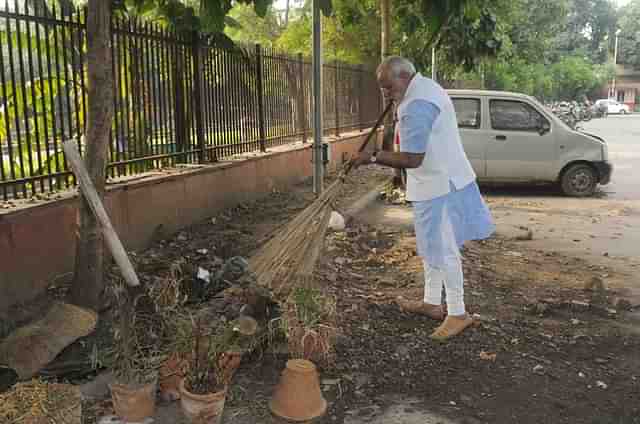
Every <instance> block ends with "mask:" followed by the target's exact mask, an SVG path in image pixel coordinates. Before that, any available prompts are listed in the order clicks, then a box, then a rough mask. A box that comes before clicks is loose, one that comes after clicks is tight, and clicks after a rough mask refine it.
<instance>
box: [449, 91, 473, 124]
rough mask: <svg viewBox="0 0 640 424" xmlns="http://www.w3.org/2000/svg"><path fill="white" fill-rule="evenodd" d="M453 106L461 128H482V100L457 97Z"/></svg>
mask: <svg viewBox="0 0 640 424" xmlns="http://www.w3.org/2000/svg"><path fill="white" fill-rule="evenodd" d="M451 100H452V101H453V108H454V109H455V111H456V117H457V118H458V127H459V128H474V129H478V128H480V100H479V99H463V98H455V99H451Z"/></svg>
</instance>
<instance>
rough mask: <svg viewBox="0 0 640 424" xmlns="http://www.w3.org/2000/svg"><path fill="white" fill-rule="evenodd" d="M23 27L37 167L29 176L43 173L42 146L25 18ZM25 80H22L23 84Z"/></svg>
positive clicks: (33, 186) (42, 184)
mask: <svg viewBox="0 0 640 424" xmlns="http://www.w3.org/2000/svg"><path fill="white" fill-rule="evenodd" d="M27 12H28V11H27V10H26V5H25V14H27ZM25 27H26V29H27V31H26V34H27V66H28V73H29V80H30V82H31V83H30V85H31V102H30V104H31V108H32V113H33V115H34V119H33V129H34V136H35V146H36V161H37V168H34V170H33V173H32V175H31V176H35V174H36V173H38V172H39V173H41V174H42V173H43V171H44V170H43V169H42V168H43V163H42V148H41V146H40V125H39V123H38V115H37V113H36V110H37V100H36V81H35V79H36V76H35V72H34V69H35V67H34V66H33V44H32V41H31V24H30V22H29V20H25ZM24 83H25V82H23V84H24ZM25 119H27V120H28V119H29V116H28V115H25ZM36 183H37V182H36V181H34V182H33V184H32V190H33V193H35V192H36ZM40 191H41V192H44V179H40Z"/></svg>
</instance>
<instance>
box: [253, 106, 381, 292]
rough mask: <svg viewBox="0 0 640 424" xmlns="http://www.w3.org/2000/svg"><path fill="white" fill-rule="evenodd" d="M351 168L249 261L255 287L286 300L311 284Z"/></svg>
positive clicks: (379, 119) (349, 166)
mask: <svg viewBox="0 0 640 424" xmlns="http://www.w3.org/2000/svg"><path fill="white" fill-rule="evenodd" d="M391 106H392V103H391V102H389V104H388V105H387V107H386V108H385V110H384V111H383V112H382V114H381V115H380V117H379V118H378V120H377V121H376V123H375V125H374V126H373V128H372V129H371V131H370V132H369V134H368V135H367V138H366V139H365V140H364V142H363V143H362V145H361V146H360V149H359V150H358V153H359V152H362V151H363V150H364V149H365V147H366V146H367V144H368V143H369V141H370V140H371V139H372V138H373V135H374V134H375V133H376V131H377V130H378V128H379V127H380V125H381V124H382V121H383V119H384V117H385V116H386V115H387V113H388V112H389V110H391ZM351 168H352V162H348V163H347V165H346V166H345V167H344V169H343V170H342V171H341V172H340V175H339V178H337V179H336V181H334V182H333V183H331V185H329V186H328V187H327V188H326V190H324V191H323V192H322V193H321V194H320V196H318V198H317V199H316V200H314V201H313V203H311V205H309V206H308V207H307V208H305V209H304V210H303V211H302V212H300V213H299V214H298V215H297V216H296V217H295V218H294V219H293V220H292V221H291V222H289V223H288V224H286V225H284V226H283V227H282V228H281V229H279V230H278V231H277V234H276V235H275V236H274V237H273V238H272V239H270V240H269V241H268V242H267V243H265V244H264V245H263V246H262V247H261V248H260V249H259V250H258V251H257V252H256V253H255V254H254V255H253V256H252V257H251V259H249V265H250V269H251V270H252V271H253V273H254V274H255V276H256V280H257V283H258V285H260V286H262V287H266V288H268V289H269V290H270V291H271V293H272V295H273V296H274V298H276V299H284V298H286V297H287V296H288V294H289V291H290V289H291V288H292V287H293V285H294V284H295V285H298V284H301V285H307V284H309V283H310V282H311V280H312V274H313V270H314V268H315V264H316V262H317V260H318V256H319V255H320V252H321V250H322V246H323V241H324V237H325V234H326V231H327V227H328V225H329V219H330V217H331V212H332V211H333V209H334V208H333V201H334V200H335V198H336V197H337V196H338V194H339V193H340V189H341V188H342V184H343V182H344V177H345V176H346V175H347V174H348V173H349V172H350V171H351Z"/></svg>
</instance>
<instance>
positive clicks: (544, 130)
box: [448, 90, 613, 197]
mask: <svg viewBox="0 0 640 424" xmlns="http://www.w3.org/2000/svg"><path fill="white" fill-rule="evenodd" d="M448 93H449V95H450V96H451V99H452V101H453V105H454V108H455V111H456V115H457V118H458V127H459V128H460V134H461V137H462V143H463V145H464V149H465V151H466V153H467V156H468V157H469V160H470V161H471V164H472V166H473V168H474V170H475V172H476V174H477V175H478V180H479V181H480V182H481V183H482V182H490V183H511V182H516V183H518V182H520V183H558V184H559V186H560V188H561V189H562V191H563V192H564V193H565V194H566V195H569V196H579V197H582V196H590V195H592V194H593V193H594V191H595V189H596V186H597V185H598V184H602V185H604V184H608V183H609V180H610V178H611V173H612V170H613V167H612V165H611V163H610V162H609V161H608V149H607V145H606V143H605V141H604V140H603V139H602V138H600V137H597V136H595V135H591V134H587V133H585V132H582V131H577V130H573V129H571V128H570V127H569V126H567V125H566V124H565V123H564V122H562V121H561V120H560V119H559V118H558V117H557V116H556V115H554V114H553V113H552V112H551V111H550V110H549V109H547V108H545V107H544V106H543V105H542V104H541V103H540V102H538V101H537V100H536V99H535V98H533V97H530V96H527V95H524V94H519V93H509V92H500V91H482V90H449V91H448Z"/></svg>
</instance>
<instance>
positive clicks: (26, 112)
mask: <svg viewBox="0 0 640 424" xmlns="http://www.w3.org/2000/svg"><path fill="white" fill-rule="evenodd" d="M15 10H16V13H20V8H19V5H18V0H15ZM27 25H28V23H27ZM16 40H17V42H18V46H17V47H18V69H19V71H20V88H21V93H22V94H21V97H22V109H23V113H24V115H23V119H24V130H25V137H26V142H27V159H28V161H29V176H33V155H32V152H31V147H32V146H31V130H30V128H29V105H28V101H27V79H26V77H25V69H24V68H25V66H24V57H23V56H24V54H23V53H24V50H23V48H22V34H21V26H20V19H16ZM16 112H17V109H16ZM16 114H17V113H16ZM21 147H22V146H21ZM23 156H24V155H23V153H22V148H21V149H20V158H22V157H23ZM23 177H27V175H26V174H24V173H23ZM25 187H26V185H25ZM31 192H32V193H33V194H35V185H32V186H31Z"/></svg>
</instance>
